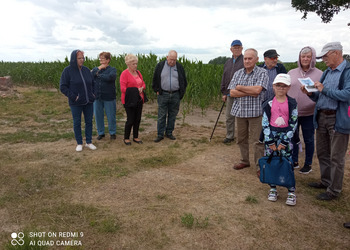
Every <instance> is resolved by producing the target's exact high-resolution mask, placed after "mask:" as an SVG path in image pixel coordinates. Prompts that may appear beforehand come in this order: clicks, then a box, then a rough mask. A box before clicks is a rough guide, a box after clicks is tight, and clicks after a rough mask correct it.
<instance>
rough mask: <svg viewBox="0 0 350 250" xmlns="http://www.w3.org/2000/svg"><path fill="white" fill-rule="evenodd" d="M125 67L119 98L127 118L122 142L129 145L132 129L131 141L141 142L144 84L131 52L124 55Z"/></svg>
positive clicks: (121, 78) (121, 76)
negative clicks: (140, 130)
mask: <svg viewBox="0 0 350 250" xmlns="http://www.w3.org/2000/svg"><path fill="white" fill-rule="evenodd" d="M125 63H126V65H127V69H126V70H124V71H123V72H122V74H121V75H120V90H121V100H122V103H123V105H124V108H125V111H126V115H127V120H126V122H125V130H124V143H125V144H126V145H131V141H130V133H131V128H132V129H133V141H134V142H136V143H138V144H142V140H140V139H139V127H140V122H141V115H142V107H143V103H144V99H145V96H144V93H143V91H144V90H145V89H146V84H145V82H144V81H143V78H142V75H141V73H140V71H138V70H137V63H138V59H137V57H136V56H135V55H133V54H128V55H126V56H125Z"/></svg>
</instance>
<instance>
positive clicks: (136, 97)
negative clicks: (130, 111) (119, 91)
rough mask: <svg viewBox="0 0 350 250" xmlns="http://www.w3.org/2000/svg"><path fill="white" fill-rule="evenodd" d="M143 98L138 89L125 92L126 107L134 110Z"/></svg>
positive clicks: (130, 88) (129, 89) (134, 88)
mask: <svg viewBox="0 0 350 250" xmlns="http://www.w3.org/2000/svg"><path fill="white" fill-rule="evenodd" d="M141 101H142V99H141V96H140V93H139V89H138V88H136V87H129V88H127V89H126V91H125V104H124V107H127V108H134V107H136V106H137V104H138V103H139V102H141Z"/></svg>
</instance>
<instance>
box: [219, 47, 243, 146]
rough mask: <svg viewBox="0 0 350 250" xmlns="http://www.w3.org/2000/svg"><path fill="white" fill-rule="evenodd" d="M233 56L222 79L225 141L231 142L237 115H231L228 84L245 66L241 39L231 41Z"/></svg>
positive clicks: (231, 98)
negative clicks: (224, 105) (224, 107)
mask: <svg viewBox="0 0 350 250" xmlns="http://www.w3.org/2000/svg"><path fill="white" fill-rule="evenodd" d="M230 50H231V52H232V58H230V59H228V60H227V61H226V63H225V65H224V73H223V75H222V79H221V93H222V101H224V102H226V112H225V113H226V137H225V139H224V141H223V143H225V144H226V143H230V142H232V141H233V140H234V135H235V117H234V116H233V115H231V108H232V104H233V99H234V98H233V97H231V96H230V90H229V89H228V85H229V84H230V82H231V80H232V77H233V75H234V73H235V72H236V71H237V70H239V69H241V68H243V55H242V50H243V47H242V43H241V41H240V40H233V41H232V43H231V48H230Z"/></svg>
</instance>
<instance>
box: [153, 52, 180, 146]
mask: <svg viewBox="0 0 350 250" xmlns="http://www.w3.org/2000/svg"><path fill="white" fill-rule="evenodd" d="M186 87H187V80H186V75H185V70H184V68H183V67H182V65H181V64H180V63H179V62H177V52H176V51H175V50H170V51H169V53H168V56H167V57H166V60H164V61H161V62H159V63H158V64H157V66H156V68H155V71H154V75H153V82H152V88H153V90H154V91H155V92H156V93H157V96H158V97H157V98H158V122H157V138H156V139H155V140H154V142H160V141H161V140H163V139H164V133H165V136H166V137H167V138H169V139H170V140H176V138H175V136H174V135H173V131H174V128H175V120H176V116H177V114H178V112H179V108H180V101H181V99H182V97H183V96H184V94H185V91H186Z"/></svg>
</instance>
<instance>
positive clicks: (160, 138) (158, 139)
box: [154, 136, 164, 142]
mask: <svg viewBox="0 0 350 250" xmlns="http://www.w3.org/2000/svg"><path fill="white" fill-rule="evenodd" d="M163 139H164V137H162V136H158V137H157V138H156V139H155V140H154V142H160V141H161V140H163Z"/></svg>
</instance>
